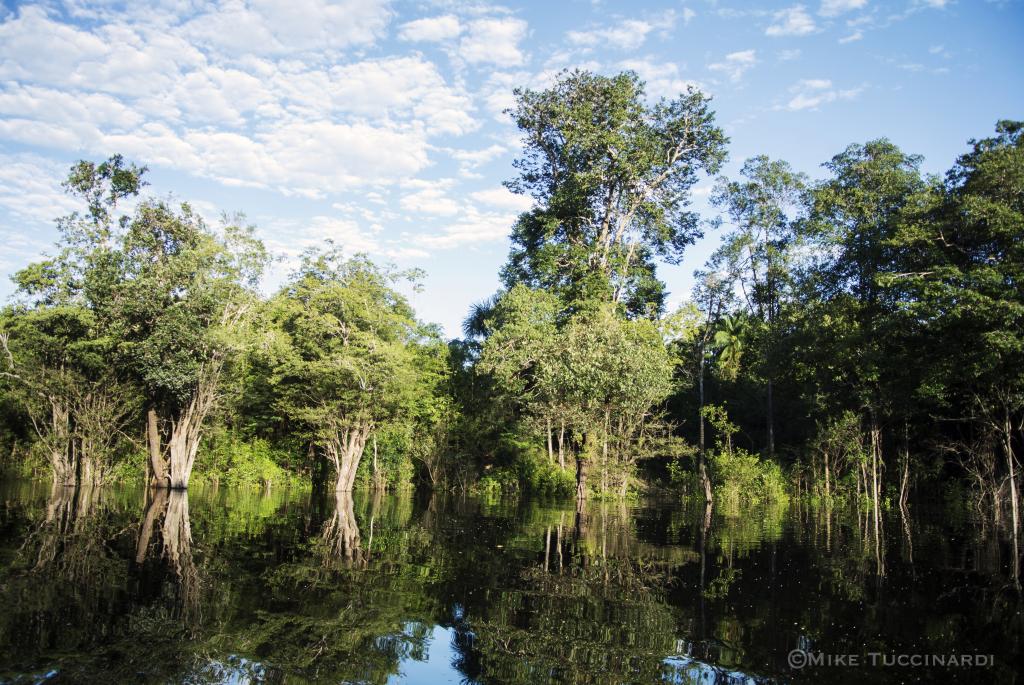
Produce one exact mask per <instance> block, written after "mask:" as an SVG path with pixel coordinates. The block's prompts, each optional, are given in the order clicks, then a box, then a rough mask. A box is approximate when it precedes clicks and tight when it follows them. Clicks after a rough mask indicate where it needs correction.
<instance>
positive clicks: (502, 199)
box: [469, 187, 533, 212]
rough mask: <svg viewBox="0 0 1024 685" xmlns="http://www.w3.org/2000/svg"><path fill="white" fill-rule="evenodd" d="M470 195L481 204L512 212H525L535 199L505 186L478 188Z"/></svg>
mask: <svg viewBox="0 0 1024 685" xmlns="http://www.w3.org/2000/svg"><path fill="white" fill-rule="evenodd" d="M469 197H470V198H472V199H473V200H476V201H477V202H479V203H481V204H485V205H490V206H491V207H495V208H497V209H504V210H508V211H510V212H525V211H527V210H528V209H530V208H531V207H532V206H533V200H531V199H530V198H529V197H527V196H526V195H516V194H515V193H513V192H512V191H510V190H509V189H508V188H505V187H500V188H488V189H487V190H478V191H476V192H475V193H470V194H469Z"/></svg>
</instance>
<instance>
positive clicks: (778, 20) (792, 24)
mask: <svg viewBox="0 0 1024 685" xmlns="http://www.w3.org/2000/svg"><path fill="white" fill-rule="evenodd" d="M772 18H773V19H774V21H775V23H774V24H771V25H770V26H769V27H768V28H767V29H766V30H765V35H766V36H806V35H807V34H809V33H814V32H815V31H817V30H818V27H817V26H816V25H815V23H814V20H813V19H812V18H811V15H809V14H808V13H807V10H805V9H804V7H803V5H794V6H793V7H789V8H786V9H784V10H780V11H778V12H775V13H774V14H773V15H772Z"/></svg>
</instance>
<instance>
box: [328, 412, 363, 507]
mask: <svg viewBox="0 0 1024 685" xmlns="http://www.w3.org/2000/svg"><path fill="white" fill-rule="evenodd" d="M370 429H371V425H370V424H369V423H363V424H359V425H356V426H354V427H350V428H344V429H340V430H336V431H335V432H334V433H333V434H332V435H330V436H328V438H327V440H325V444H324V451H325V452H326V454H327V458H328V459H330V460H331V462H332V463H333V464H334V472H335V473H336V474H337V480H336V481H335V485H334V489H335V490H336V491H341V492H351V491H352V486H353V485H354V484H355V481H356V470H357V469H358V468H359V460H360V459H362V457H363V450H364V449H365V448H366V440H367V438H368V437H369V436H370Z"/></svg>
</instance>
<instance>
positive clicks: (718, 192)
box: [0, 71, 1024, 577]
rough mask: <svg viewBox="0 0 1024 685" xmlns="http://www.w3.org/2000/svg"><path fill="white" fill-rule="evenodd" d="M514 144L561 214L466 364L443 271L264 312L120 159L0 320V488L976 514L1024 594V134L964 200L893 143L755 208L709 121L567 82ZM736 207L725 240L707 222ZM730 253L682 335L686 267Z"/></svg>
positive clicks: (698, 105)
mask: <svg viewBox="0 0 1024 685" xmlns="http://www.w3.org/2000/svg"><path fill="white" fill-rule="evenodd" d="M510 115H511V116H512V118H513V120H514V122H515V124H516V125H517V126H518V128H519V130H520V132H521V134H522V136H523V141H524V148H523V150H522V153H521V155H520V156H519V158H518V159H517V160H516V161H515V163H514V167H515V170H516V173H517V175H516V176H515V177H514V178H512V179H510V180H509V181H508V183H507V184H506V185H507V187H508V188H509V189H510V190H511V191H513V192H515V193H518V194H521V195H524V196H528V197H530V198H531V199H532V200H533V207H532V208H531V209H530V210H529V211H526V212H524V213H523V214H521V215H520V216H519V218H518V220H517V221H516V222H515V224H514V225H513V226H512V227H511V250H510V253H509V256H508V260H507V262H506V264H505V265H504V266H503V268H502V270H501V273H500V277H501V284H502V285H501V288H500V289H499V290H498V292H496V293H494V294H492V295H491V296H490V297H487V298H485V299H482V300H480V302H479V303H477V304H476V305H474V306H473V307H472V308H471V310H470V311H469V312H468V313H467V316H466V319H465V322H464V330H463V336H462V337H461V338H459V339H453V340H448V339H446V338H445V336H444V335H443V332H442V331H441V330H440V328H439V327H437V326H435V325H431V324H428V323H425V322H423V321H420V320H419V319H418V318H417V316H416V313H415V311H414V310H413V308H412V306H411V305H410V303H409V301H408V299H407V298H406V297H405V296H404V295H403V294H402V293H403V292H406V291H409V290H413V291H416V290H418V289H419V288H420V285H419V284H420V282H421V280H422V277H423V274H422V272H420V271H419V270H415V269H411V270H400V269H398V268H396V267H394V266H392V265H388V264H381V263H376V262H374V261H372V260H371V259H370V258H369V257H368V256H366V255H361V254H350V253H348V252H347V251H346V250H345V246H343V245H335V244H333V243H330V242H328V243H326V244H325V245H323V246H320V247H316V248H311V249H308V250H307V251H306V252H304V253H303V255H302V257H301V259H300V260H299V262H298V264H297V266H296V267H295V269H294V270H293V272H292V274H291V276H290V277H289V278H288V279H287V281H286V282H285V283H284V285H282V286H281V288H280V289H279V290H277V291H276V292H274V293H272V294H269V295H264V294H262V293H261V292H260V290H259V284H260V282H261V278H262V274H263V271H264V269H265V268H266V267H267V265H268V264H269V263H270V261H271V259H272V257H273V256H272V255H270V254H269V253H268V252H267V250H266V249H265V247H264V246H263V244H262V243H261V242H260V241H259V239H258V238H257V237H256V231H255V227H253V226H251V225H249V224H248V223H247V222H246V220H245V217H244V216H243V215H240V214H239V215H225V216H224V217H223V219H222V221H221V223H220V225H218V226H208V225H207V224H206V223H205V221H204V220H203V219H202V218H201V217H200V216H199V215H198V214H197V213H196V212H194V211H193V209H192V208H191V207H190V206H189V205H188V204H187V203H182V202H178V201H175V200H172V199H171V198H170V197H169V196H168V197H163V199H161V197H158V196H153V197H148V196H146V197H144V196H143V194H142V191H143V189H144V187H145V186H146V185H147V183H146V168H145V167H144V166H138V165H136V164H133V163H132V162H130V161H128V160H126V159H124V158H122V157H121V156H119V155H114V156H112V157H111V158H109V159H108V160H107V161H104V162H101V163H95V162H89V161H82V162H79V163H78V164H76V165H75V166H73V167H72V168H71V170H70V173H69V175H68V178H67V180H66V182H65V188H66V189H67V191H68V192H69V193H70V194H71V195H73V196H74V197H76V198H77V199H78V200H79V201H80V203H81V209H80V210H79V211H77V212H74V213H72V214H70V215H68V216H66V217H63V218H61V219H59V220H58V222H57V223H58V228H59V230H60V235H61V238H60V240H59V242H58V243H57V245H56V246H55V248H54V250H53V252H52V254H51V255H49V256H47V257H45V258H43V259H42V260H40V261H38V262H35V263H33V264H29V265H27V266H26V267H25V268H23V269H21V270H20V271H18V272H17V273H16V274H15V275H14V277H13V278H14V281H15V283H16V286H17V293H16V296H15V298H14V300H13V303H12V304H9V305H8V306H6V307H5V308H4V309H3V310H2V312H0V417H2V419H0V465H2V467H3V468H4V470H7V471H10V472H15V473H19V474H21V475H31V476H35V477H46V478H52V480H53V483H54V487H65V486H77V487H85V488H91V487H93V486H100V485H103V484H106V483H111V482H126V481H132V480H135V481H138V482H141V483H146V484H148V485H150V486H153V487H155V488H168V489H177V490H180V489H185V488H188V487H189V486H190V484H195V483H200V482H201V483H203V484H205V485H223V486H235V485H249V486H258V487H262V488H269V489H279V488H289V487H310V486H311V485H312V486H315V487H323V488H325V489H327V490H335V491H337V492H350V491H352V490H353V489H359V488H375V489H402V488H411V487H417V486H419V487H429V488H433V489H434V490H437V491H455V492H473V493H476V494H481V495H492V496H497V495H508V494H514V493H520V492H531V493H538V494H546V495H553V496H559V497H566V498H570V497H574V498H575V499H576V500H577V502H578V506H579V507H582V506H583V503H584V502H585V501H586V500H588V499H627V498H630V497H633V496H636V495H637V494H639V493H644V492H647V493H651V492H656V493H660V494H668V495H671V496H673V497H685V498H691V499H696V500H698V501H701V502H708V503H711V502H714V504H715V506H722V507H726V508H731V507H736V506H738V505H740V504H743V503H750V502H758V503H762V504H764V503H772V502H785V501H786V500H787V499H789V498H813V499H817V500H820V501H822V502H825V503H828V504H830V505H831V504H832V503H840V502H855V503H857V505H858V506H863V507H864V509H865V511H867V512H868V514H869V516H870V518H871V521H872V525H873V526H874V528H875V530H876V531H877V530H878V527H879V525H880V524H879V521H880V519H881V517H882V515H883V512H884V511H886V510H892V511H896V510H898V511H899V512H901V513H903V514H904V515H905V513H906V511H907V508H908V507H909V506H910V502H911V501H912V498H915V497H918V496H924V495H930V496H933V495H936V494H943V495H944V496H948V495H949V493H962V497H963V498H964V499H966V500H967V501H969V502H970V503H971V504H972V505H973V506H976V507H977V508H978V509H979V510H981V511H983V512H984V513H985V516H986V518H987V519H988V520H991V521H993V522H994V523H995V524H996V525H997V526H1005V527H1006V529H1007V530H1008V531H1011V532H1012V539H1013V544H1014V549H1015V558H1016V559H1017V560H1018V561H1019V556H1020V554H1019V551H1018V550H1019V547H1018V546H1017V545H1018V542H1017V541H1018V531H1019V528H1020V517H1021V514H1020V511H1019V509H1020V502H1019V488H1020V485H1019V479H1020V455H1021V449H1022V446H1024V288H1022V286H1021V283H1022V269H1024V254H1022V251H1024V138H1022V130H1024V123H1021V122H1013V121H1001V122H998V123H997V124H996V128H995V133H994V134H993V135H992V136H991V137H986V138H981V139H978V140H971V141H968V142H967V145H966V150H965V152H964V153H963V155H962V156H961V157H960V158H959V159H958V160H957V161H956V163H955V164H954V166H953V167H952V168H951V169H950V170H949V171H948V172H947V173H946V174H945V175H944V176H941V177H939V176H929V175H925V174H923V173H922V171H921V162H922V160H921V158H920V157H918V156H915V155H913V154H909V153H906V152H904V151H902V150H900V149H899V148H898V147H897V146H896V145H894V144H893V143H892V142H890V141H888V140H886V139H884V138H880V139H876V140H871V141H867V142H865V143H857V144H852V145H850V146H849V147H847V148H846V149H845V150H843V151H841V152H839V153H838V154H837V155H836V156H834V157H833V158H832V159H831V160H828V161H826V162H825V163H824V164H823V173H822V176H821V178H817V179H812V178H809V177H807V176H805V175H804V174H802V173H798V172H796V171H795V170H793V169H792V168H791V167H790V166H789V165H788V164H787V163H786V162H784V161H782V160H772V159H769V158H767V157H763V156H759V157H754V158H752V159H749V160H747V161H746V162H745V163H744V164H743V166H742V169H741V171H740V173H739V175H738V176H736V177H734V178H725V177H720V176H718V174H719V173H720V171H721V168H722V165H723V163H724V161H725V160H726V158H727V153H728V142H729V141H728V139H727V137H726V136H725V134H724V132H723V131H722V129H721V128H720V127H719V126H718V125H717V124H716V123H715V116H714V112H713V110H712V108H711V102H710V100H709V99H708V98H707V97H705V96H704V95H703V94H701V93H700V92H698V91H693V90H691V91H689V92H687V93H684V94H681V95H680V96H679V97H678V98H676V99H674V100H662V101H659V102H656V103H651V101H650V100H649V99H648V98H647V97H646V95H645V92H644V84H643V83H642V82H641V81H640V80H639V79H638V77H637V76H636V75H635V74H633V73H631V72H625V73H622V74H619V75H617V76H613V77H605V76H599V75H594V74H591V73H588V72H580V71H574V72H565V73H563V74H562V75H561V76H560V78H559V80H558V81H557V82H556V83H555V84H554V85H553V86H552V87H551V88H549V89H547V90H542V91H533V90H527V89H522V90H518V91H516V103H515V106H514V107H513V108H512V109H511V110H510ZM707 179H712V180H713V181H714V189H713V191H712V193H711V195H710V199H711V203H712V205H713V206H714V207H715V208H716V209H717V210H718V212H719V216H717V217H702V216H700V215H699V214H698V213H697V212H695V211H694V210H693V208H692V204H691V201H692V196H693V191H694V188H695V187H696V185H697V183H698V182H700V181H703V180H707ZM158 190H159V191H161V192H166V191H167V190H168V189H158ZM709 231H714V232H716V233H717V234H718V235H720V236H721V240H720V244H719V247H718V249H717V250H716V251H715V252H714V254H713V255H712V256H711V258H710V259H709V260H708V262H707V264H706V265H705V266H704V267H703V268H702V269H701V270H699V271H698V272H697V278H696V283H697V285H696V286H695V289H694V291H693V293H692V296H691V297H690V298H689V299H687V300H686V301H685V302H684V303H683V304H682V305H680V306H678V307H676V308H675V309H670V308H669V307H668V297H667V296H668V293H667V292H666V288H665V284H664V283H663V282H662V281H661V280H659V278H658V275H657V266H658V264H659V263H669V264H678V263H680V262H681V261H682V260H683V258H684V255H685V253H686V250H687V248H688V247H689V246H691V245H692V244H693V243H694V241H695V240H696V239H698V238H699V237H701V236H702V235H704V233H705V232H709ZM482 295H485V294H482ZM1014 575H1015V577H1016V576H1017V574H1016V573H1015V574H1014Z"/></svg>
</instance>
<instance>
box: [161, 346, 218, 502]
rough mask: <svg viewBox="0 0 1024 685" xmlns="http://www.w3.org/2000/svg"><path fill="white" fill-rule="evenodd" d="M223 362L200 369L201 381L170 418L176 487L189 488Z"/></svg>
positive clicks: (169, 457)
mask: <svg viewBox="0 0 1024 685" xmlns="http://www.w3.org/2000/svg"><path fill="white" fill-rule="evenodd" d="M221 367H222V362H221V360H220V359H214V360H211V361H208V362H207V363H205V364H204V365H203V367H202V368H201V369H200V370H199V382H198V384H197V386H196V390H195V392H194V393H193V394H192V398H191V399H190V400H189V403H188V405H187V406H186V407H185V410H184V411H183V412H181V414H180V415H179V416H178V417H177V418H173V419H171V421H170V425H171V430H170V437H169V439H168V441H167V463H168V481H169V482H168V484H169V486H170V487H171V489H173V490H184V489H186V488H188V481H189V479H190V478H191V477H192V467H193V466H194V465H195V461H196V454H198V452H199V441H200V439H201V438H202V434H203V422H204V421H205V420H206V417H207V415H208V414H209V413H210V410H211V409H213V406H214V404H215V403H216V401H217V385H218V383H219V381H220V371H221Z"/></svg>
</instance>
